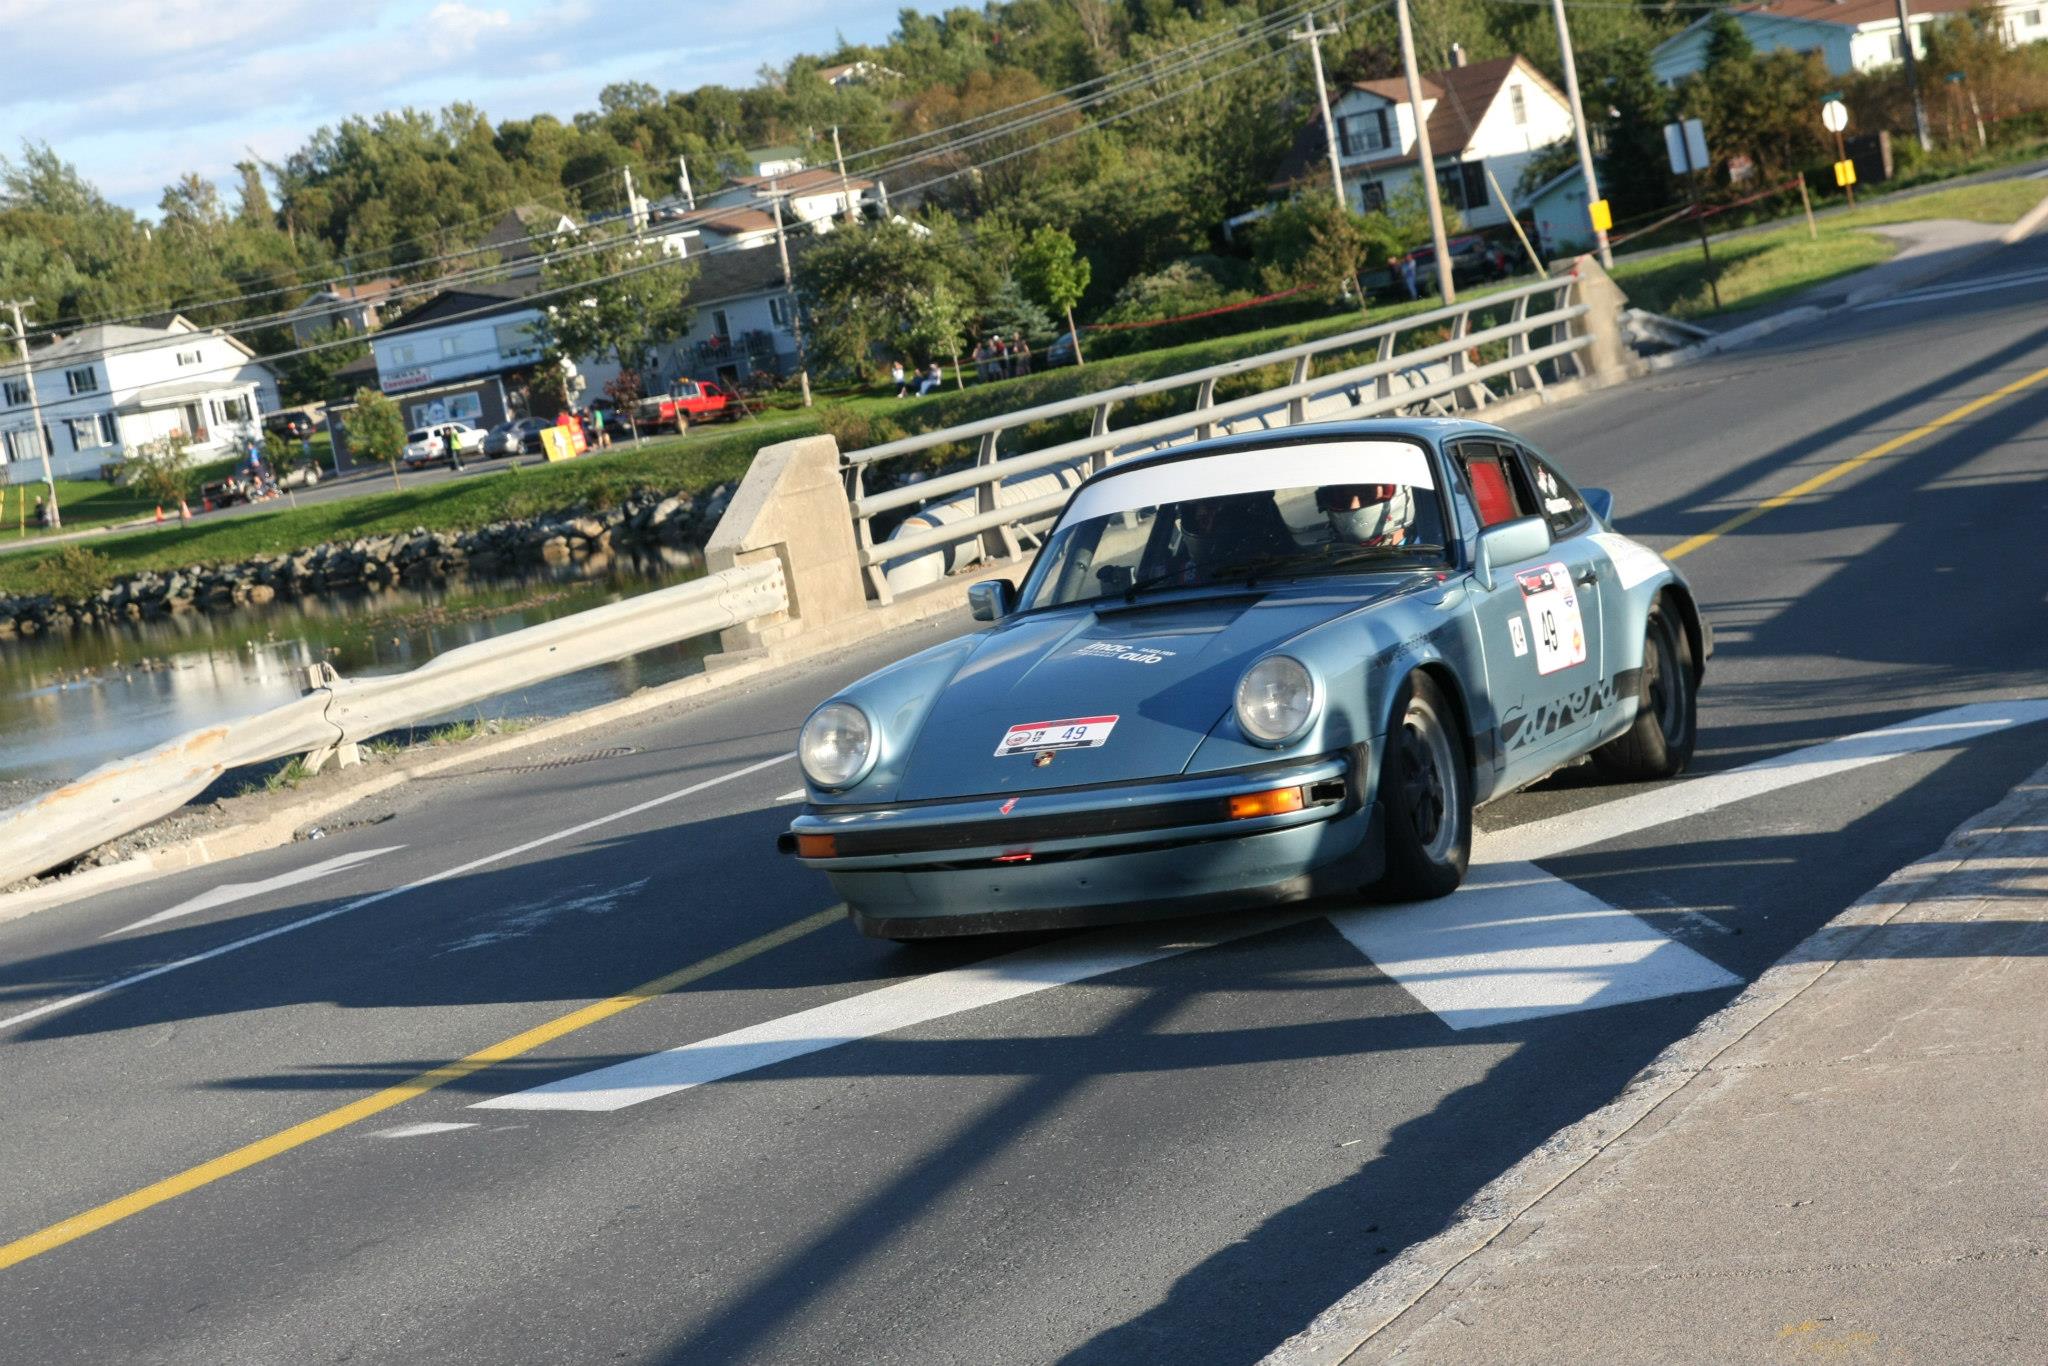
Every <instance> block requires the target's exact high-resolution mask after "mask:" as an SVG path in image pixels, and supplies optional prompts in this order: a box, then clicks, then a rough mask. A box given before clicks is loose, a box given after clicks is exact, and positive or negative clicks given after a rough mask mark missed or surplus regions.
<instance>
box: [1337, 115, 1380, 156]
mask: <svg viewBox="0 0 2048 1366" xmlns="http://www.w3.org/2000/svg"><path fill="white" fill-rule="evenodd" d="M1390 144H1391V139H1390V138H1389V136H1388V128H1387V111H1386V110H1384V109H1375V110H1372V111H1371V112H1369V113H1365V114H1346V115H1345V116H1344V117H1343V118H1341V119H1338V120H1337V145H1338V148H1339V150H1340V151H1342V152H1343V154H1344V155H1345V156H1347V157H1362V156H1366V155H1369V154H1370V153H1373V152H1383V151H1385V150H1386V149H1387V147H1388V146H1389V145H1390Z"/></svg>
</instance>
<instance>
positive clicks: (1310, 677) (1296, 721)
mask: <svg viewBox="0 0 2048 1366" xmlns="http://www.w3.org/2000/svg"><path fill="white" fill-rule="evenodd" d="M1318 700H1319V699H1318V698H1317V695H1316V680H1315V675H1314V674H1311V673H1310V672H1309V671H1308V666H1307V665H1305V664H1303V663H1302V662H1301V661H1300V660H1298V659H1290V658H1288V657H1287V656H1286V655H1267V656H1266V657H1265V658H1264V659H1262V660H1260V661H1259V662H1258V663H1256V664H1254V665H1252V666H1251V667H1250V668H1249V669H1246V670H1245V671H1244V677H1243V678H1240V679H1239V680H1238V681H1237V724H1238V726H1239V728H1240V729H1242V730H1243V731H1244V733H1245V734H1246V735H1248V736H1250V737H1251V738H1252V739H1254V740H1256V741H1258V742H1259V743H1260V744H1262V745H1273V746H1279V745H1284V744H1287V743H1289V742H1291V741H1294V740H1299V739H1300V738H1301V736H1302V733H1303V732H1304V731H1306V730H1307V729H1308V725H1309V722H1311V721H1313V720H1314V719H1315V715H1316V703H1317V701H1318Z"/></svg>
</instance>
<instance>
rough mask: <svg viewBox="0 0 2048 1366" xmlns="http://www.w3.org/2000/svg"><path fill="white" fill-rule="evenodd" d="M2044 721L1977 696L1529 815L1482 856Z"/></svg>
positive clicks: (1514, 858)
mask: <svg viewBox="0 0 2048 1366" xmlns="http://www.w3.org/2000/svg"><path fill="white" fill-rule="evenodd" d="M2042 720H2048V698H2024V699H2016V700H2013V701H2007V702H1978V703H1972V704H1970V705H1968V706H1962V707H1953V708H1950V709H1949V710H1947V711H1940V712H1935V713H1933V714H1932V715H1929V716H1922V717H1916V718H1914V719H1913V720H1910V721H1901V722H1899V723H1898V724H1897V725H1892V726H1885V727H1882V728H1881V729H1878V730H1867V731H1861V732H1858V733H1857V734H1855V735H1845V736H1843V737H1842V738H1841V739H1839V740H1829V741H1827V742H1825V743H1823V744H1818V745H1812V746H1809V747H1808V748H1806V749H1798V750H1793V751H1791V752H1790V753H1788V754H1780V755H1777V756H1775V757H1773V758H1770V759H1763V760H1759V761H1758V762H1756V763H1753V764H1745V765H1743V766H1742V767H1741V768H1733V769H1728V770H1727V771H1725V772H1722V773H1709V774H1706V775H1704V776H1702V777H1698V778H1687V779H1684V780H1683V781H1681V782H1676V783H1671V784H1668V785H1666V786H1664V787H1658V788H1652V789H1651V790H1650V791H1648V792H1644V793H1640V794H1638V795H1636V796H1633V797H1621V798H1617V799H1616V800H1614V801H1611V802H1602V803H1600V804H1599V805H1597V806H1589V807H1586V808H1584V809H1582V810H1579V811H1572V812H1567V813H1566V814H1564V815H1561V816H1553V817H1551V818H1550V819H1548V820H1540V821H1530V822H1529V823H1528V824H1526V825H1517V826H1513V827H1511V828H1509V829H1507V830H1503V831H1500V832H1499V833H1497V834H1495V835H1493V836H1491V837H1490V838H1489V839H1488V840H1487V842H1486V845H1485V850H1486V858H1487V860H1488V861H1490V862H1498V863H1534V862H1537V861H1539V860H1542V859H1548V858H1555V857H1557V856H1558V855H1559V854H1564V853H1569V852H1570V851H1572V850H1573V849H1582V848H1585V847H1586V846H1588V845H1592V844H1599V843H1601V842H1603V841H1605V840H1611V839H1617V838H1619V837H1621V836H1623V835H1633V834H1636V833H1638V832H1640V831H1643V830H1648V829H1650V828H1652V827H1653V826H1659V825H1665V824H1668V823H1670V822H1672V821H1679V820H1685V819H1687V818H1688V817H1691V816H1700V815H1704V814H1706V813H1707V812H1709V811H1712V810H1714V809H1715V808H1717V807H1722V806H1727V805H1729V804H1730V803H1732V802H1739V801H1746V800H1748V799H1749V798H1751V797H1761V796H1764V795H1766V794H1768V793H1772V792H1776V791H1778V790H1779V789H1781V788H1786V787H1791V786H1794V785H1795V784H1798V783H1809V782H1813V781H1814V780H1815V779H1818V778H1827V777H1832V776H1834V775H1835V774H1838V773H1847V772H1849V771H1851V770H1853V769H1858V768H1863V767H1865V766H1866V765H1869V764H1874V763H1878V762H1881V761H1883V760H1885V759H1890V758H1894V757H1896V756H1898V755H1901V754H1912V753H1915V752H1917V751H1919V750H1924V749H1938V748H1940V747H1941V746H1943V745H1953V744H1960V743H1962V742H1964V741H1966V740H1972V739H1975V738H1976V737H1977V736H1980V735H1985V734H1989V733H1990V732H1992V731H1996V730H2008V729H2010V728H2012V727H2014V726H2024V725H2029V724H2032V723H2033V722H2036V721H2042Z"/></svg>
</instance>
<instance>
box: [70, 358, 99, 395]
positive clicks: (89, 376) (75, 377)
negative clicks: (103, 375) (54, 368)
mask: <svg viewBox="0 0 2048 1366" xmlns="http://www.w3.org/2000/svg"><path fill="white" fill-rule="evenodd" d="M64 387H65V388H67V389H69V390H70V391H71V392H72V393H74V394H96V393H98V392H99V391H100V372H99V371H98V370H97V369H95V368H94V367H92V366H90V365H86V366H81V367H80V368H79V369H76V370H66V371H65V372H64Z"/></svg>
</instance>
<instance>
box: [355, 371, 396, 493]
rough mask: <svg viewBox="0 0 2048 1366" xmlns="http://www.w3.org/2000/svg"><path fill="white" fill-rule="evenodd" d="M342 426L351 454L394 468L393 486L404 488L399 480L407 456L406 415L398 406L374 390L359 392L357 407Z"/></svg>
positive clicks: (392, 472)
mask: <svg viewBox="0 0 2048 1366" xmlns="http://www.w3.org/2000/svg"><path fill="white" fill-rule="evenodd" d="M341 425H342V427H343V428H344V429H345V430H346V431H347V432H348V444H349V449H350V450H352V451H354V452H356V454H358V455H362V456H367V457H369V458H370V459H372V460H382V461H383V462H384V463H385V464H387V465H389V466H391V482H392V483H393V484H394V485H396V486H397V487H399V488H404V487H405V485H404V484H403V483H401V482H400V481H399V478H398V461H399V457H400V456H402V455H404V454H405V414H403V413H401V412H399V411H398V405H397V404H396V403H393V402H392V401H391V400H390V399H388V398H386V397H384V395H382V394H380V393H378V392H377V391H376V390H375V389H358V390H356V406H355V407H353V408H351V409H349V411H348V415H347V416H346V417H344V418H342V420H341Z"/></svg>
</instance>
